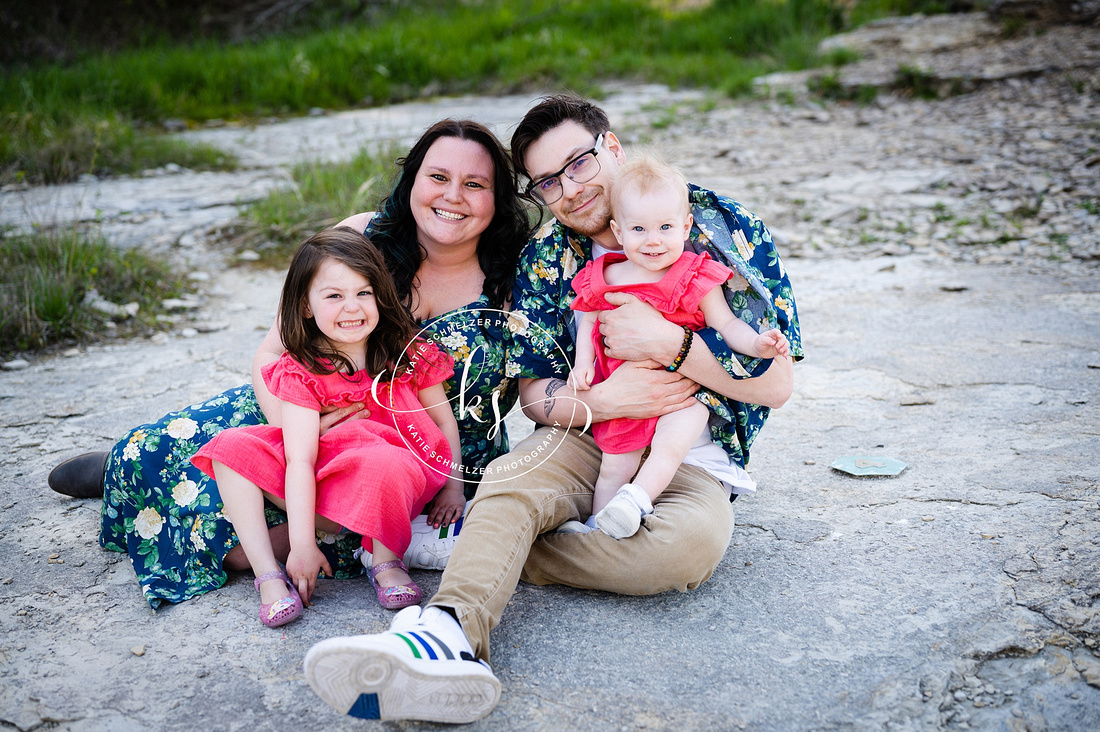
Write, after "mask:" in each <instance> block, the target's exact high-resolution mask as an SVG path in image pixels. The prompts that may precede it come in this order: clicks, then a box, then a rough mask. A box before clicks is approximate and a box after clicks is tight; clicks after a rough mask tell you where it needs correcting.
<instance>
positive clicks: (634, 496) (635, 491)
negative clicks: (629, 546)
mask: <svg viewBox="0 0 1100 732" xmlns="http://www.w3.org/2000/svg"><path fill="white" fill-rule="evenodd" d="M649 513H653V504H652V503H651V502H650V500H649V496H647V495H646V494H645V492H644V491H642V490H641V489H640V488H638V487H637V486H635V485H634V484H633V483H627V484H626V485H624V486H623V487H622V488H620V489H619V491H618V492H617V493H616V494H615V495H614V496H613V497H612V498H611V500H610V501H608V502H607V505H606V506H604V507H603V510H601V511H600V512H599V513H597V514H596V526H598V527H600V531H602V532H603V533H605V534H607V535H608V536H610V537H611V538H612V539H625V538H626V537H628V536H634V534H636V533H638V527H639V526H641V525H642V516H645V515H646V514H649Z"/></svg>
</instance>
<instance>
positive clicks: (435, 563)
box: [358, 514, 466, 571]
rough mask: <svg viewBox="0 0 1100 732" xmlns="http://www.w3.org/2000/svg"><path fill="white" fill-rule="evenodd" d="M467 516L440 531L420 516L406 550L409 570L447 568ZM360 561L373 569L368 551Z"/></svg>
mask: <svg viewBox="0 0 1100 732" xmlns="http://www.w3.org/2000/svg"><path fill="white" fill-rule="evenodd" d="M465 520H466V516H465V515H463V516H461V517H459V519H458V521H455V522H454V523H453V524H451V525H449V526H441V527H439V528H438V529H437V528H435V527H434V526H432V525H431V524H429V523H428V517H427V516H426V515H425V514H420V515H419V516H417V517H416V518H414V519H413V520H412V541H410V542H409V548H408V549H406V550H405V556H404V557H403V559H404V561H405V566H406V567H408V568H409V569H436V570H440V571H442V570H444V569H446V568H447V560H448V559H450V558H451V552H452V551H454V548H455V541H456V540H457V539H458V533H459V532H460V531H462V522H463V521H465ZM358 556H359V561H360V562H362V563H363V566H364V567H366V568H367V569H368V570H369V569H370V568H371V563H372V562H373V558H372V557H371V553H370V552H368V551H362V552H361V553H359V554H358Z"/></svg>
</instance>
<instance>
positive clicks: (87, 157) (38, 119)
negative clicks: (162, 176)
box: [0, 110, 237, 183]
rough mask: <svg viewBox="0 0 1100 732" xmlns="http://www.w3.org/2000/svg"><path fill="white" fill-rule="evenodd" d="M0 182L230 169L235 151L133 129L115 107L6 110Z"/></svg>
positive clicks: (0, 145)
mask: <svg viewBox="0 0 1100 732" xmlns="http://www.w3.org/2000/svg"><path fill="white" fill-rule="evenodd" d="M0 161H2V162H0V183H20V182H28V183H61V182H65V181H71V180H74V179H76V178H78V177H80V176H81V175H83V174H85V173H91V174H93V175H123V174H132V173H138V172H140V171H142V170H145V169H146V168H157V167H160V166H162V165H165V164H167V163H176V164H178V165H182V166H183V167H185V168H190V169H193V170H232V169H233V168H235V167H236V166H237V159H236V156H234V155H232V154H230V153H226V152H223V151H221V150H218V149H217V148H214V147H212V146H210V145H199V144H191V143H185V142H182V141H180V140H179V139H176V138H172V137H166V136H164V135H154V134H149V133H147V132H143V131H142V130H140V129H138V128H136V127H135V126H134V124H133V123H132V122H130V121H129V120H127V119H126V118H124V117H122V116H120V115H119V114H118V113H116V112H105V113H102V114H99V113H96V112H86V111H79V110H77V111H75V112H70V111H65V112H64V113H62V114H59V115H56V116H50V115H44V114H35V113H33V112H30V111H23V112H10V113H5V115H4V117H3V121H2V124H0Z"/></svg>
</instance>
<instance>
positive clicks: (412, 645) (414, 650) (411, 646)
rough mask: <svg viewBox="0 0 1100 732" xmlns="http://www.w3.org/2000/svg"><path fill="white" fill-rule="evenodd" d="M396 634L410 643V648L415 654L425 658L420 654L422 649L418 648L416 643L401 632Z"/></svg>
mask: <svg viewBox="0 0 1100 732" xmlns="http://www.w3.org/2000/svg"><path fill="white" fill-rule="evenodd" d="M394 635H396V636H397V637H398V638H400V639H401V640H403V641H405V642H406V643H408V644H409V650H411V651H412V652H413V655H414V656H416V657H417V658H423V656H421V655H420V651H418V650H416V644H414V643H413V642H412V641H411V640H409V639H408V638H406V637H405V636H404V635H402V634H401V633H394Z"/></svg>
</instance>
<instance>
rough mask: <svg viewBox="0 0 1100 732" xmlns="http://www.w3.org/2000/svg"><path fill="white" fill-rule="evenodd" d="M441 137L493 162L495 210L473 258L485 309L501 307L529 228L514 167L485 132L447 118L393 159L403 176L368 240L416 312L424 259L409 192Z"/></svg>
mask: <svg viewBox="0 0 1100 732" xmlns="http://www.w3.org/2000/svg"><path fill="white" fill-rule="evenodd" d="M441 137H457V138H458V139H460V140H470V141H472V142H476V143H477V144H479V145H481V146H482V147H483V148H485V151H486V152H488V153H489V157H490V158H491V159H492V161H493V203H494V205H495V211H494V213H493V219H492V221H490V222H489V226H488V228H486V229H485V231H484V232H483V233H482V234H481V238H480V239H479V241H478V244H477V259H478V264H479V265H480V267H481V271H482V272H484V273H485V284H484V285H483V286H482V293H483V294H484V295H485V296H486V297H487V298H488V299H489V305H490V306H491V307H494V308H503V307H504V304H505V303H506V302H507V301H508V299H509V298H510V297H511V295H512V285H513V283H514V282H515V279H516V263H517V261H518V259H519V253H520V250H521V249H523V246H524V244H526V243H527V239H528V238H529V237H530V236H531V225H530V223H529V222H528V219H527V211H526V209H525V207H524V204H523V202H522V199H521V198H520V197H519V195H518V194H517V193H516V191H515V182H514V176H513V174H512V162H511V160H510V159H509V157H508V153H506V152H505V150H504V146H503V145H501V144H500V141H499V140H498V139H497V138H496V135H494V134H493V133H492V132H491V131H490V130H489V129H488V128H487V127H485V126H484V125H481V124H479V123H477V122H473V121H471V120H455V119H445V120H442V121H440V122H436V123H435V124H434V125H432V126H431V127H430V128H428V130H427V132H425V133H424V134H423V135H421V136H420V139H419V140H417V141H416V143H415V144H414V145H413V146H412V148H411V149H410V150H409V153H408V155H406V156H405V157H403V158H399V159H398V160H397V164H398V165H399V166H401V173H400V175H399V177H398V179H397V183H396V184H395V185H394V188H393V190H392V191H391V192H390V195H389V196H387V197H386V200H385V201H383V203H382V206H381V211H380V212H379V214H378V215H377V216H376V217H375V218H374V220H373V221H372V222H371V223H370V225H369V227H368V232H369V234H370V237H371V239H372V240H373V241H374V242H375V244H376V245H377V246H378V248H379V249H380V250H381V251H382V254H383V256H385V258H386V264H387V265H388V266H389V270H390V272H391V273H392V274H393V279H394V283H395V284H396V285H397V294H398V296H399V297H400V298H401V301H402V302H403V303H405V305H406V306H407V307H408V308H409V310H410V311H413V310H415V309H416V302H415V298H416V292H415V291H416V286H417V283H416V281H415V280H416V272H417V270H418V269H419V268H420V263H421V262H422V261H424V257H425V256H427V252H425V250H424V248H423V247H422V246H421V245H420V242H419V241H417V238H416V221H415V220H414V219H413V215H412V204H411V200H412V188H413V183H415V182H416V176H417V174H418V173H419V171H420V166H421V164H422V163H423V162H424V156H425V155H427V153H428V149H429V148H431V146H432V145H433V144H434V143H435V141H436V140H438V139H439V138H441Z"/></svg>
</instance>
